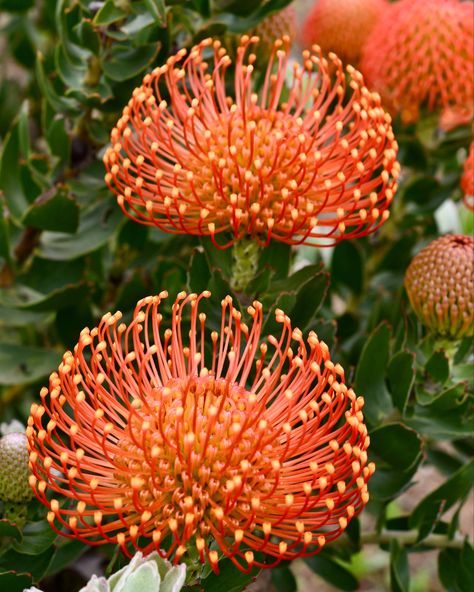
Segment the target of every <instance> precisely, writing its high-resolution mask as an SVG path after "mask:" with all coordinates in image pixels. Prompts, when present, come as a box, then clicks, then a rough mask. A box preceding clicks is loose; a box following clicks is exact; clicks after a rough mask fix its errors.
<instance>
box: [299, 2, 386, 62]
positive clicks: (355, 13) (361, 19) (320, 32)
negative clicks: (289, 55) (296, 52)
mask: <svg viewBox="0 0 474 592" xmlns="http://www.w3.org/2000/svg"><path fill="white" fill-rule="evenodd" d="M388 6H389V5H388V2H387V0H338V1H337V2H334V0H317V1H316V2H315V3H314V6H313V7H312V9H311V10H310V12H309V14H308V16H307V18H306V19H305V24H304V27H303V31H302V34H301V42H302V45H303V46H304V47H310V46H311V45H312V44H313V43H317V44H318V45H319V46H320V47H321V49H322V50H323V51H325V52H327V51H334V52H335V53H337V55H338V56H339V57H340V58H341V60H343V61H344V62H345V63H348V64H352V65H354V66H355V65H357V64H358V63H359V59H360V54H361V50H362V46H363V45H364V43H365V41H366V39H367V37H368V36H369V34H370V33H371V32H372V29H373V28H374V26H375V25H376V23H377V21H378V19H379V17H380V15H381V14H382V12H383V11H384V10H386V9H387V8H388Z"/></svg>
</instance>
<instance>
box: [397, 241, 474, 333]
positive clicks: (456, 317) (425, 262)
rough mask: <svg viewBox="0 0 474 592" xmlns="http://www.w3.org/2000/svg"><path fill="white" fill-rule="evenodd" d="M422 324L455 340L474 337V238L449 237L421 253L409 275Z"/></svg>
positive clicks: (408, 284)
mask: <svg viewBox="0 0 474 592" xmlns="http://www.w3.org/2000/svg"><path fill="white" fill-rule="evenodd" d="M405 288H406V291H407V293H408V297H409V299H410V302H411V305H412V307H413V310H414V311H415V313H416V316H417V317H418V318H419V319H420V321H421V322H422V323H423V324H424V325H426V326H427V327H428V329H430V330H431V331H433V332H434V333H439V334H440V335H445V336H447V337H450V338H453V339H460V338H462V337H466V336H469V335H473V334H474V238H473V237H471V236H464V235H459V234H457V235H446V236H443V237H441V238H439V239H437V240H435V241H433V242H431V243H430V244H429V245H428V246H427V247H425V248H424V249H423V250H422V251H420V252H419V253H418V254H417V255H416V256H415V257H414V259H413V261H412V262H411V263H410V265H409V267H408V269H407V272H406V275H405Z"/></svg>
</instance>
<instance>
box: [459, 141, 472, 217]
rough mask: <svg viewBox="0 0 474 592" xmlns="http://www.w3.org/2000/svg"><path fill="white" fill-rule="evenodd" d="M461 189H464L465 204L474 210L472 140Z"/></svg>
mask: <svg viewBox="0 0 474 592" xmlns="http://www.w3.org/2000/svg"><path fill="white" fill-rule="evenodd" d="M461 189H462V190H463V191H464V204H465V205H466V207H467V208H469V209H470V210H473V211H474V142H471V147H470V148H469V155H468V157H467V158H466V160H465V161H464V170H463V174H462V177H461Z"/></svg>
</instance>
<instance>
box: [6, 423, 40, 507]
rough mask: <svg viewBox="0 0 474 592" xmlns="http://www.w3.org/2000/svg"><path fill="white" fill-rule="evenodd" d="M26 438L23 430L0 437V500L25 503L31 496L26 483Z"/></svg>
mask: <svg viewBox="0 0 474 592" xmlns="http://www.w3.org/2000/svg"><path fill="white" fill-rule="evenodd" d="M26 443H27V438H26V435H25V434H24V433H23V432H13V433H10V434H7V435H5V436H3V437H2V438H0V500H2V501H3V502H4V503H5V502H14V503H25V502H28V501H29V500H30V499H31V498H32V497H33V491H32V490H31V488H30V486H29V484H28V477H29V475H30V470H29V467H28V457H29V455H28V448H27V446H26Z"/></svg>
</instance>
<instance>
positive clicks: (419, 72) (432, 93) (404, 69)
mask: <svg viewBox="0 0 474 592" xmlns="http://www.w3.org/2000/svg"><path fill="white" fill-rule="evenodd" d="M473 36H474V4H473V3H472V2H460V1H458V0H400V1H399V2H397V3H395V4H393V5H391V6H390V7H389V8H388V9H387V10H385V11H384V12H383V14H382V15H381V16H380V19H379V21H378V23H377V25H376V26H375V28H374V30H373V31H372V33H371V35H370V36H369V38H368V39H367V42H366V44H365V46H364V48H363V51H362V59H361V65H360V68H361V71H362V72H363V74H364V76H365V78H366V80H367V83H368V84H369V86H371V87H373V88H374V89H376V90H378V91H379V92H380V93H381V94H382V97H383V99H384V101H386V102H387V105H389V106H390V107H391V108H392V109H393V110H395V111H400V112H401V115H402V119H403V120H404V121H405V122H412V121H416V119H417V118H418V117H419V111H420V108H421V107H427V108H428V109H429V110H430V111H432V110H434V109H438V108H440V109H441V110H443V111H445V112H446V113H450V114H451V115H450V118H451V119H452V118H453V114H454V113H456V112H457V111H459V113H460V114H462V117H460V118H455V119H462V120H464V121H465V120H466V117H467V114H466V111H467V110H469V112H470V117H472V114H473V105H474V44H473V41H472V40H473ZM450 125H452V123H451V124H450Z"/></svg>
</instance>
